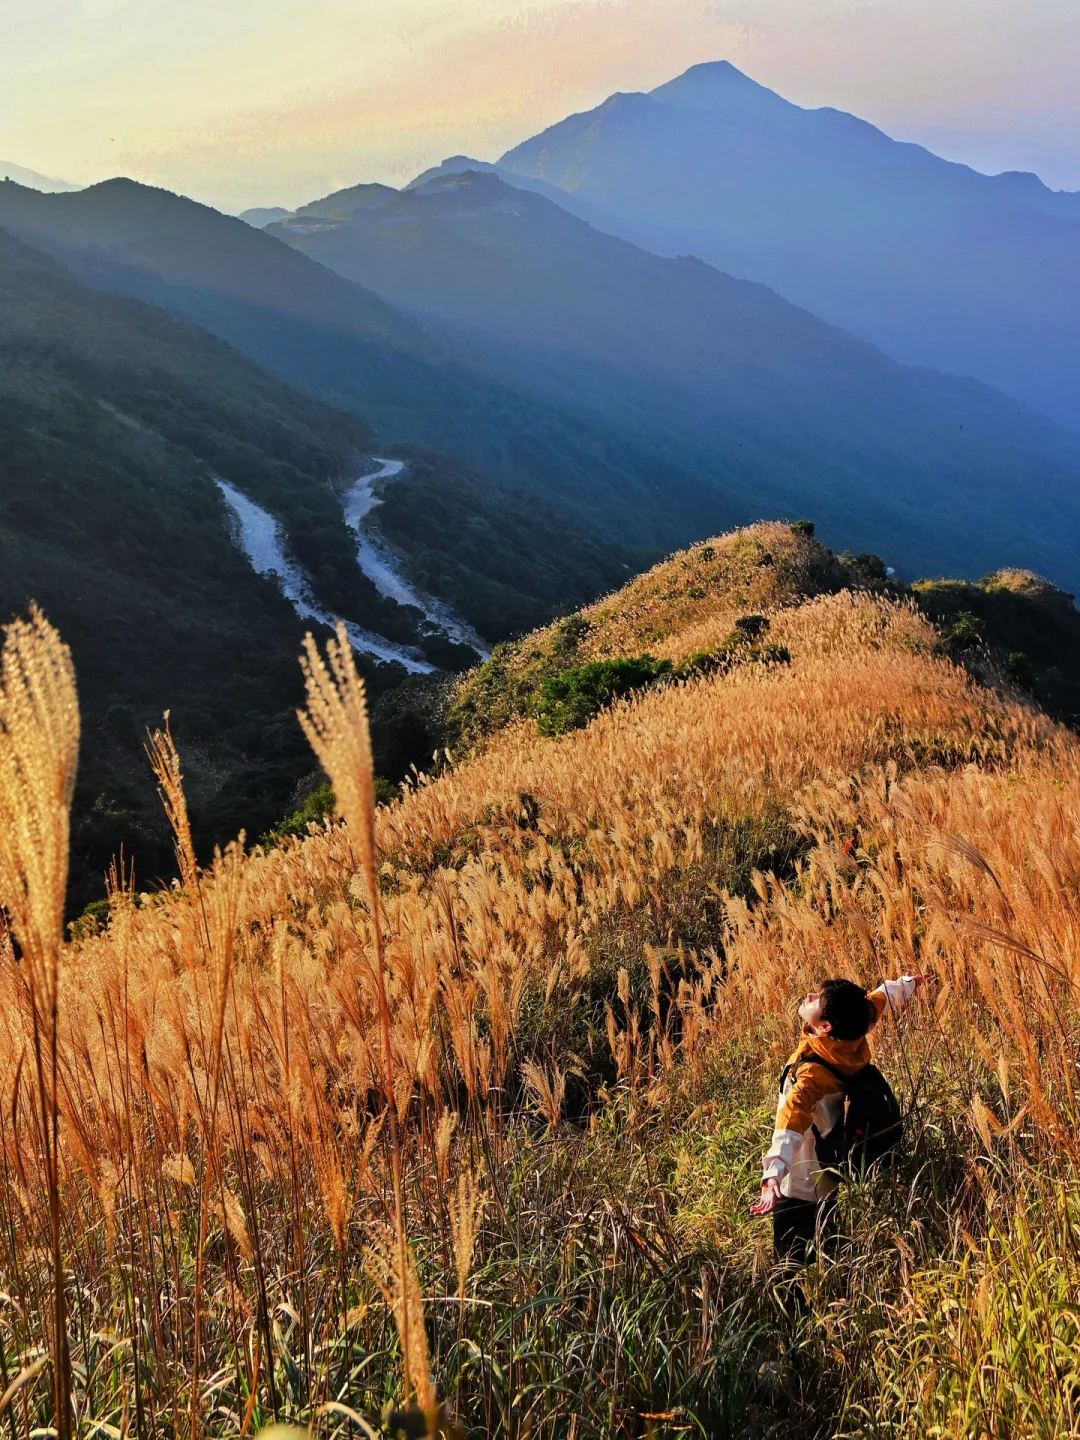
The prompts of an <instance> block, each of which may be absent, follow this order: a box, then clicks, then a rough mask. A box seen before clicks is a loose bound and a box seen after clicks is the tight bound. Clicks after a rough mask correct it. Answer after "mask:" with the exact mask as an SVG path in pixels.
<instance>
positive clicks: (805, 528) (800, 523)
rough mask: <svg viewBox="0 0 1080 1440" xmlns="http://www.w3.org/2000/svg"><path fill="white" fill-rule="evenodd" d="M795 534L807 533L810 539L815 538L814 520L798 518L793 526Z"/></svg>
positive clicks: (792, 529)
mask: <svg viewBox="0 0 1080 1440" xmlns="http://www.w3.org/2000/svg"><path fill="white" fill-rule="evenodd" d="M791 533H792V534H793V535H805V536H806V538H807V539H808V540H812V539H813V538H814V522H813V521H812V520H796V521H795V523H794V525H792V527H791Z"/></svg>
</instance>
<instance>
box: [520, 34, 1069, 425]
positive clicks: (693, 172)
mask: <svg viewBox="0 0 1080 1440" xmlns="http://www.w3.org/2000/svg"><path fill="white" fill-rule="evenodd" d="M499 168H500V170H501V171H502V172H503V173H506V172H513V173H517V174H520V175H522V176H525V177H527V178H528V179H530V180H532V181H540V180H542V181H544V182H545V183H546V184H548V185H554V186H558V187H559V188H560V189H563V190H565V191H566V192H567V193H569V194H570V195H572V196H573V197H574V200H575V202H585V203H587V204H588V205H590V206H592V207H593V208H594V210H595V211H596V212H597V214H598V215H599V214H602V215H603V216H604V217H606V226H607V228H609V229H611V230H612V231H613V233H618V234H620V235H623V236H624V237H626V238H628V239H631V240H634V241H636V242H637V243H639V244H643V245H645V246H647V247H648V248H650V249H655V250H657V251H658V252H660V253H663V254H669V255H675V254H685V253H692V254H695V255H698V256H700V257H701V258H702V259H704V260H707V261H709V262H710V263H712V264H715V265H717V266H719V267H720V268H721V269H723V270H726V271H728V272H730V273H731V274H733V275H738V276H742V277H744V278H746V279H753V280H760V281H763V282H764V283H766V284H768V285H771V286H772V287H773V288H775V289H776V290H777V291H778V292H779V293H780V294H782V295H784V296H785V297H786V298H788V299H789V300H792V301H794V302H796V303H797V304H801V305H805V306H806V307H807V308H808V309H810V310H812V311H813V312H814V313H815V314H819V315H821V316H823V317H824V318H825V319H827V320H831V321H833V322H834V323H836V324H840V325H843V326H845V327H847V328H849V329H851V330H853V331H854V332H855V333H856V334H858V335H861V336H864V337H865V338H867V339H870V340H872V341H874V342H875V343H877V344H879V345H881V346H882V347H883V348H884V349H885V350H886V351H887V352H888V353H889V354H891V355H893V356H895V357H896V358H897V359H900V360H902V361H904V362H905V363H909V364H917V365H926V366H932V367H933V368H936V369H940V370H947V371H951V372H954V373H959V374H971V375H973V376H976V377H977V378H979V379H982V380H984V381H985V382H987V383H988V384H991V385H993V386H995V387H996V388H998V389H1000V390H1003V391H1004V392H1005V393H1007V394H1011V395H1015V396H1016V397H1017V398H1019V399H1021V400H1023V401H1025V402H1026V403H1027V404H1029V405H1031V406H1033V407H1034V408H1036V409H1039V410H1042V411H1043V412H1044V413H1046V414H1048V415H1050V416H1052V417H1053V418H1055V419H1057V420H1058V421H1059V422H1060V423H1063V424H1067V425H1071V426H1072V427H1073V428H1075V429H1078V430H1080V266H1078V264H1077V260H1076V257H1077V254H1078V253H1080V194H1074V193H1069V192H1059V191H1052V190H1049V189H1048V188H1047V187H1046V186H1044V185H1043V184H1042V182H1041V181H1039V180H1038V178H1037V177H1036V176H1033V175H1027V174H1019V173H1006V174H1003V175H998V176H986V175H981V174H979V173H978V172H977V171H974V170H971V169H969V168H968V167H966V166H963V165H957V164H954V163H952V162H950V161H946V160H942V159H940V158H939V157H938V156H936V155H933V154H931V152H930V151H928V150H925V149H923V148H922V147H920V146H917V145H912V144H906V143H901V142H898V141H895V140H891V139H890V138H889V137H888V136H887V135H885V134H884V133H883V132H882V131H880V130H878V129H876V128H875V127H874V126H872V125H870V124H868V123H867V122H865V121H863V120H860V119H858V118H857V117H855V116H853V115H849V114H846V113H844V112H842V111H839V110H833V109H828V108H823V109H819V110H804V109H802V108H801V107H799V106H797V105H794V104H792V103H791V102H789V101H787V100H785V99H783V98H782V97H781V96H779V95H777V94H775V93H774V92H773V91H771V90H768V89H766V88H765V87H764V86H762V85H758V84H756V83H755V82H754V81H753V80H751V79H749V77H747V76H745V75H743V74H742V73H741V72H740V71H738V70H737V69H736V68H735V67H734V66H732V65H730V64H729V63H728V62H726V61H720V62H717V63H713V64H705V65H697V66H694V67H693V68H692V69H690V70H688V71H687V72H686V73H685V74H684V75H682V76H679V77H678V78H677V79H675V80H672V81H670V82H669V83H668V84H666V85H661V86H659V87H658V88H657V89H655V90H653V91H651V92H649V93H648V94H636V93H635V94H615V95H612V96H611V97H609V99H607V100H606V101H604V102H603V104H601V105H599V106H597V107H596V108H595V109H594V110H591V111H588V112H584V113H582V114H578V115H572V116H570V117H568V118H567V119H566V120H563V121H561V122H560V123H558V124H556V125H553V126H551V127H549V128H548V129H547V130H545V131H543V132H542V133H541V134H539V135H537V136H534V137H533V138H532V139H530V140H526V141H525V142H523V143H522V144H520V145H518V146H515V147H514V148H513V149H511V150H509V151H508V152H507V153H506V154H505V155H503V156H502V158H501V160H500V161H499Z"/></svg>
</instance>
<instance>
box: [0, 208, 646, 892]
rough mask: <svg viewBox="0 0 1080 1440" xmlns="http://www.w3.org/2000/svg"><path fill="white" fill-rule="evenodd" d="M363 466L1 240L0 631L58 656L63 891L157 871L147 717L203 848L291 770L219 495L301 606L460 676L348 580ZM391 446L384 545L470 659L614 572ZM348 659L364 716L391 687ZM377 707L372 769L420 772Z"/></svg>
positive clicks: (295, 418) (437, 650) (269, 380)
mask: <svg viewBox="0 0 1080 1440" xmlns="http://www.w3.org/2000/svg"><path fill="white" fill-rule="evenodd" d="M9 188H10V187H9ZM230 223H231V224H234V225H237V226H240V222H238V221H234V222H230ZM240 228H241V229H242V228H243V227H242V226H240ZM268 243H270V244H271V245H273V242H268ZM274 248H276V249H282V250H284V247H281V246H275V247H274ZM284 253H285V256H286V257H287V258H290V259H291V258H292V257H291V252H289V251H287V250H284ZM297 258H300V257H297ZM312 268H314V267H312ZM341 283H342V284H343V283H344V282H341ZM375 448H376V439H375V433H374V431H373V430H372V428H371V427H370V426H369V425H368V424H367V423H365V422H364V421H363V420H362V419H360V418H359V417H358V416H357V415H356V414H353V413H348V412H345V411H343V410H341V409H338V408H335V407H333V406H331V405H329V404H327V403H325V402H324V401H322V400H319V399H317V398H316V397H315V396H313V395H312V394H311V393H310V391H306V390H301V389H297V388H296V387H294V386H291V385H290V384H288V383H287V382H285V381H283V380H282V379H280V378H279V377H278V376H276V375H274V374H272V373H270V372H269V371H268V370H266V369H264V368H262V367H260V366H259V365H257V364H255V363H254V362H253V361H251V360H250V359H248V358H246V357H245V356H244V355H242V354H241V353H240V352H239V351H238V350H237V349H235V348H234V347H232V346H230V345H228V344H226V343H223V341H222V340H220V339H219V338H217V337H216V336H214V335H212V334H210V333H208V331H207V330H206V329H205V328H201V327H198V326H195V325H191V324H188V323H186V322H184V321H182V320H180V319H178V318H176V317H175V316H172V315H169V314H167V313H165V311H164V310H162V309H160V308H156V307H153V306H150V305H147V304H145V303H143V302H141V301H137V300H133V299H130V298H128V297H126V296H119V295H114V294H108V293H102V292H100V291H98V290H95V289H92V288H91V287H89V286H87V285H86V284H84V283H83V282H82V281H81V280H79V279H78V278H77V277H76V276H74V275H72V274H71V273H70V271H69V270H66V269H64V268H63V267H61V266H60V265H59V264H58V263H57V262H56V261H55V260H54V259H53V258H52V257H50V256H48V255H46V254H44V253H42V251H41V250H39V249H36V248H33V247H31V246H30V245H28V244H25V243H24V242H22V241H20V240H18V239H16V238H15V237H13V236H12V235H10V234H9V233H7V232H5V231H4V230H2V229H0V618H2V620H3V621H6V620H7V619H8V618H9V617H10V616H11V615H12V614H16V613H25V611H26V607H27V605H28V603H29V602H30V601H31V600H35V601H37V602H38V603H39V604H40V605H41V606H42V607H43V608H44V609H45V612H46V613H47V615H48V616H49V617H50V619H51V620H52V621H53V622H54V623H55V624H57V625H58V626H59V628H60V630H61V632H62V634H63V635H64V637H65V639H66V640H67V642H68V643H69V644H70V645H71V647H72V651H73V654H74V657H75V664H76V669H77V672H78V679H79V690H80V697H81V702H82V708H83V717H84V744H83V759H82V763H81V766H80V772H79V792H78V796H77V804H76V812H75V813H76V829H75V839H74V852H73V878H72V883H73V887H74V893H75V895H76V896H82V897H83V898H84V899H85V898H89V896H90V895H92V894H96V893H98V891H99V889H100V884H101V878H100V877H101V874H102V872H103V871H104V869H105V868H106V866H107V864H108V861H109V858H110V856H111V855H112V854H113V853H114V852H115V850H116V848H117V846H118V845H119V844H120V843H121V842H122V843H123V844H124V845H125V847H126V850H127V853H128V855H129V857H130V856H132V855H135V856H136V857H137V859H138V863H139V867H140V874H141V875H142V878H143V879H144V880H146V881H149V880H151V879H152V878H153V876H154V875H155V874H158V873H162V872H164V871H167V870H168V868H169V866H170V863H171V845H170V841H169V838H168V834H167V828H166V827H165V826H164V823H163V820H164V817H163V816H162V815H161V813H160V806H159V804H158V801H157V797H156V795H155V793H154V786H153V783H152V779H151V776H150V772H149V770H148V768H147V765H146V762H145V756H144V755H143V743H144V740H145V735H146V728H147V727H148V726H153V725H157V724H160V723H161V717H162V712H163V711H164V710H165V709H166V708H167V707H171V708H172V710H173V713H174V717H175V725H176V729H177V734H178V737H179V738H180V741H181V744H182V748H183V750H184V752H185V769H186V771H187V774H188V780H189V796H190V800H191V805H192V811H193V820H194V825H195V829H196V834H197V838H198V840H199V842H200V845H201V847H203V849H204V850H205V847H206V846H208V845H210V844H212V843H213V842H214V841H216V840H221V839H222V838H225V837H227V836H228V835H229V834H233V833H235V832H236V831H237V830H238V829H239V828H241V827H243V828H246V830H247V831H248V834H249V836H250V838H252V839H255V838H257V837H258V835H259V834H261V833H262V832H263V831H264V830H266V829H268V828H269V827H270V826H271V825H272V824H273V823H274V822H275V821H276V820H278V819H279V818H280V817H281V815H282V814H283V813H284V812H285V811H286V809H287V808H288V807H289V803H290V797H291V796H292V794H293V791H294V789H295V786H296V785H297V782H298V781H299V780H300V779H301V778H302V777H303V776H304V775H306V774H307V773H308V772H310V771H311V768H312V762H311V756H310V752H309V750H308V748H307V746H306V744H305V742H304V739H303V736H302V735H301V733H300V731H299V728H298V726H297V724H296V719H295V714H294V709H295V706H296V704H297V703H298V702H299V700H300V698H301V691H302V687H301V685H300V676H299V669H298V666H297V655H298V653H299V649H300V645H301V640H302V637H303V632H304V629H305V628H307V627H308V626H309V625H310V624H311V621H310V620H307V621H304V620H303V619H302V618H301V617H300V616H298V615H297V614H296V613H295V611H294V609H293V607H292V606H291V605H290V604H289V602H288V601H287V599H286V598H285V596H284V595H283V594H282V592H281V590H280V588H279V586H278V584H277V583H275V581H274V579H273V578H272V577H269V576H262V575H259V574H257V573H256V572H255V570H254V569H253V568H252V565H251V563H250V562H249V560H248V558H247V556H246V555H245V554H244V552H243V550H242V549H241V548H240V546H239V544H238V543H237V536H236V526H235V523H234V521H233V519H232V517H231V515H230V512H229V509H228V508H227V506H226V504H225V501H224V499H223V495H222V493H221V489H220V487H219V486H218V484H217V483H216V481H217V480H219V479H221V480H225V481H227V482H228V483H229V485H231V486H232V487H234V489H235V490H236V491H238V492H240V493H242V494H243V495H244V496H246V497H248V498H249V499H250V500H251V501H252V502H254V503H255V504H256V505H258V506H260V507H261V508H262V510H263V512H264V513H266V514H267V515H268V516H269V517H271V519H272V521H274V522H276V523H277V525H278V526H279V528H280V532H281V536H282V540H283V544H284V545H285V547H287V549H288V551H289V552H290V554H291V556H292V557H294V559H295V562H296V564H297V565H298V566H300V567H302V570H303V572H304V574H305V577H306V581H307V584H308V585H309V587H310V592H311V595H312V598H313V601H314V603H315V604H316V605H317V606H319V607H321V608H322V609H323V610H324V611H326V612H329V613H331V614H338V615H342V616H344V617H345V618H347V619H349V620H351V621H352V622H354V623H355V624H356V625H358V626H359V627H361V628H363V629H365V630H368V631H371V632H374V633H376V634H377V635H381V636H386V637H388V638H389V639H390V640H392V641H393V642H395V643H397V644H399V645H405V646H411V647H414V648H416V649H418V651H419V650H423V651H426V652H427V657H428V660H429V661H430V662H431V663H434V664H436V665H443V666H447V665H450V666H453V665H454V664H458V665H460V664H462V663H464V662H466V661H468V660H469V659H475V656H473V655H471V653H469V652H465V653H462V652H461V651H460V650H455V647H454V646H453V645H450V644H449V643H448V642H447V640H446V637H445V636H442V637H440V636H439V635H437V634H434V635H433V634H431V633H430V630H429V627H424V626H422V625H421V623H420V621H421V618H422V617H421V616H420V614H419V613H418V612H417V611H416V610H414V609H409V608H403V607H402V606H401V605H398V604H395V603H394V602H393V601H392V600H389V599H386V598H384V596H382V595H381V594H380V593H379V592H378V590H377V589H376V587H375V585H374V584H373V583H372V582H371V580H369V579H368V578H367V576H366V575H365V574H364V573H363V571H362V570H361V568H360V566H359V565H358V563H357V544H356V537H355V535H354V534H353V532H352V531H351V530H350V529H349V528H348V526H347V524H346V518H345V513H344V507H343V498H342V497H343V492H344V491H345V489H346V488H347V487H348V486H350V485H351V484H352V482H353V481H354V480H355V479H356V478H357V476H359V475H360V474H362V473H365V472H366V471H368V470H370V469H371V468H372V461H371V460H370V459H369V458H368V457H369V456H370V454H371V452H372V450H373V449H375ZM394 453H397V454H398V455H399V456H400V458H401V459H403V460H404V461H405V462H406V464H405V470H404V472H403V474H402V476H401V478H400V479H398V480H396V481H395V482H394V484H393V485H392V486H391V487H390V490H389V491H388V493H387V496H386V501H385V503H384V504H383V505H382V506H381V507H380V509H379V510H378V511H377V512H376V518H377V522H378V526H379V530H380V532H381V534H382V535H383V537H384V538H385V540H386V541H387V542H389V543H391V544H393V545H395V546H396V547H397V551H398V553H399V554H400V555H402V557H403V559H404V561H405V563H407V565H408V566H409V569H410V574H411V576H412V577H413V578H414V579H415V580H416V581H417V582H418V583H420V584H421V585H423V586H424V587H425V588H426V589H429V590H432V591H435V592H436V593H438V594H440V595H441V596H443V597H445V598H446V599H448V600H450V601H451V602H452V603H453V604H454V605H456V606H457V607H458V608H459V609H460V611H461V612H462V613H463V614H464V615H466V616H467V618H468V620H469V621H470V622H471V623H473V624H474V625H476V626H477V628H480V629H481V630H482V631H483V632H484V633H485V634H486V635H487V636H488V637H489V638H490V639H491V640H498V639H501V638H504V637H505V636H507V635H510V634H514V633H519V632H520V631H522V630H524V629H527V628H528V627H529V626H530V624H532V623H535V622H536V621H538V620H539V621H543V620H546V619H548V618H549V617H550V616H551V615H552V614H553V613H557V612H559V611H562V610H565V609H568V608H572V607H573V606H574V605H575V604H579V603H580V602H581V600H582V599H583V598H590V597H592V596H595V595H596V594H597V593H599V592H601V591H603V590H605V589H608V588H610V587H611V586H612V585H614V584H615V583H617V582H618V581H619V580H620V579H621V578H624V577H625V575H626V573H627V565H628V563H629V562H628V561H624V559H623V553H622V552H621V551H620V548H619V546H618V545H617V544H613V543H612V541H611V539H610V538H609V537H604V538H603V540H601V539H600V537H590V536H589V535H588V534H587V533H586V532H585V530H584V527H582V526H581V525H580V523H579V522H577V521H576V520H573V519H571V517H570V516H569V515H568V514H566V513H565V512H561V511H558V510H555V509H553V508H552V507H551V506H549V505H545V504H543V503H541V502H539V501H537V500H536V499H535V498H532V497H530V498H529V499H527V500H526V499H524V498H522V497H520V496H519V495H517V494H515V493H513V492H512V491H508V490H506V489H504V488H503V487H501V486H500V485H499V484H497V483H496V482H495V481H493V480H491V479H490V478H489V477H486V476H481V475H479V474H477V473H476V472H473V471H470V470H469V469H468V468H467V467H464V466H462V464H461V463H460V462H459V461H455V460H453V459H450V458H447V457H444V456H439V455H437V454H434V453H433V452H431V451H428V450H421V449H418V448H416V447H398V448H397V450H396V451H395V452H394ZM361 665H362V668H363V669H364V670H365V671H366V673H367V675H368V678H369V683H370V686H371V693H372V695H373V697H374V698H375V700H376V702H377V703H378V701H379V697H380V696H385V695H387V694H388V693H389V690H390V689H391V688H392V687H395V686H398V685H400V683H401V681H402V680H403V678H404V674H403V672H402V671H401V670H400V669H399V668H398V667H396V666H379V665H376V664H374V663H373V662H372V661H371V660H370V659H366V658H365V657H363V656H361ZM395 705H396V710H395V719H394V721H393V723H392V724H389V723H381V724H380V723H377V724H376V743H377V745H378V746H379V749H380V752H381V753H380V765H381V767H382V770H383V772H384V773H387V774H390V775H394V774H395V773H396V774H401V773H403V772H404V769H405V768H406V767H407V766H408V765H409V764H410V763H414V762H415V763H419V764H425V763H427V762H428V761H429V760H430V756H431V751H432V748H433V743H434V742H433V741H432V739H431V738H430V736H429V734H428V733H427V732H426V730H425V729H424V725H423V722H422V718H418V717H417V716H415V715H413V714H411V713H410V712H409V710H408V707H407V705H402V704H398V703H397V702H396V701H395Z"/></svg>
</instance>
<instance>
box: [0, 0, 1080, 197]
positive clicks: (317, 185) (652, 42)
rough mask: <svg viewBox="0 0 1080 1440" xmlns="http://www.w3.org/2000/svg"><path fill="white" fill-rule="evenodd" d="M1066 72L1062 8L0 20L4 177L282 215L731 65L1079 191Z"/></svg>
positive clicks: (394, 4)
mask: <svg viewBox="0 0 1080 1440" xmlns="http://www.w3.org/2000/svg"><path fill="white" fill-rule="evenodd" d="M1078 57H1080V3H1078V0H29V3H28V0H0V77H2V84H0V158H2V159H4V160H7V161H10V162H12V163H15V164H20V165H25V166H29V167H31V168H32V169H35V170H38V171H41V172H44V173H45V174H49V175H55V176H59V177H62V178H64V179H67V180H71V181H74V182H76V183H81V184H87V183H90V182H92V181H94V180H99V179H104V178H106V177H107V176H110V175H116V174H126V175H131V176H133V177H134V178H136V179H139V180H143V181H146V182H148V183H152V184H159V185H165V186H167V187H168V188H170V189H174V190H180V191H182V192H184V193H185V194H189V195H192V196H194V197H195V198H197V199H200V200H205V201H208V202H209V203H211V204H214V205H217V206H219V207H220V208H223V209H232V210H236V209H241V208H243V207H245V206H248V205H259V204H283V205H294V204H299V203H301V202H303V201H305V200H309V199H311V198H313V197H315V196H318V195H321V194H325V193H327V192H328V191H330V190H332V189H335V188H338V187H340V186H344V185H349V184H356V183H358V182H359V181H362V180H382V181H385V182H387V183H390V184H401V183H403V182H404V181H406V180H408V179H410V178H411V177H412V176H413V175H415V174H416V173H417V172H418V171H420V170H421V169H423V168H425V167H426V166H427V165H430V164H434V163H437V162H438V161H439V160H441V159H442V158H444V157H445V156H447V155H451V154H456V153H466V154H470V155H475V156H477V157H478V158H480V159H495V158H497V156H498V155H499V154H500V153H502V151H503V150H505V149H506V148H508V147H509V146H511V145H513V144H516V143H517V142H518V141H520V140H523V139H525V138H526V137H527V136H529V135H531V134H534V133H535V132H536V131H537V130H539V129H542V128H543V127H544V126H545V125H549V124H551V123H553V122H554V121H556V120H559V119H562V118H563V117H564V116H565V115H567V114H569V113H571V112H573V111H576V110H584V109H589V108H591V107H592V106H593V105H596V104H597V103H598V102H599V101H601V100H602V99H604V98H605V97H606V96H607V95H609V94H610V93H611V92H612V91H615V90H644V89H651V88H652V87H653V86H655V85H658V84H660V83H662V82H663V81H665V80H668V79H670V78H672V77H673V76H675V75H677V74H679V73H680V72H681V71H683V70H685V69H686V68H687V67H688V66H690V65H693V64H696V63H697V62H699V61H702V60H718V59H728V60H731V61H732V62H733V63H734V64H735V65H737V66H739V68H740V69H742V70H745V71H746V72H747V74H749V75H751V76H753V78H754V79H756V80H758V81H760V82H761V83H762V84H765V85H768V86H770V87H771V88H773V89H775V90H778V91H779V92H780V93H781V94H783V95H786V96H787V98H788V99H790V100H794V101H796V102H797V103H798V104H801V105H811V106H812V105H835V106H837V107H838V108H841V109H845V110H851V111H853V112H854V113H856V114H858V115H861V116H863V117H864V118H865V119H868V120H871V121H873V122H874V123H875V124H877V125H880V126H881V127H882V128H883V129H884V130H886V131H888V132H889V133H890V134H893V135H896V136H898V137H899V138H902V139H917V140H920V141H922V142H923V143H925V144H928V145H929V146H930V148H932V149H934V150H937V151H938V152H939V153H941V154H945V155H948V156H949V157H950V158H953V159H959V160H965V161H967V162H969V163H971V164H974V165H976V166H977V167H978V168H980V169H985V170H988V171H997V170H1002V169H1033V170H1036V171H1037V172H1038V173H1039V174H1041V175H1042V177H1043V178H1044V179H1045V180H1046V182H1047V183H1048V184H1050V185H1053V186H1055V187H1057V188H1068V189H1080V84H1078V83H1077V73H1078V69H1080V63H1078Z"/></svg>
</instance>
